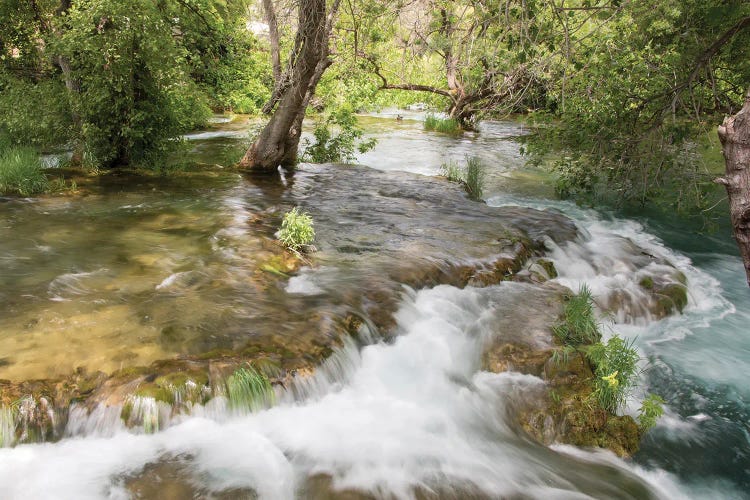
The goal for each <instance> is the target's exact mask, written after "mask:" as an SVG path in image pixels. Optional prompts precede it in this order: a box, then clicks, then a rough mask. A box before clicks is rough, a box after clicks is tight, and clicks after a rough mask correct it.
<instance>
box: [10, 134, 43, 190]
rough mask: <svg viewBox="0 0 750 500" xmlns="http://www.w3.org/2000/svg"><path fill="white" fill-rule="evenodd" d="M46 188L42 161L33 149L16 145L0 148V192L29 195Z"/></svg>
mask: <svg viewBox="0 0 750 500" xmlns="http://www.w3.org/2000/svg"><path fill="white" fill-rule="evenodd" d="M1 147H2V145H0V148H1ZM48 188H49V182H48V181H47V177H46V176H45V175H44V168H43V166H42V161H41V160H40V159H39V155H38V154H37V153H36V152H35V151H34V150H33V149H30V148H25V147H16V146H12V147H7V148H5V149H0V193H5V194H14V193H15V194H19V195H21V196H30V195H33V194H38V193H43V192H45V191H47V189H48Z"/></svg>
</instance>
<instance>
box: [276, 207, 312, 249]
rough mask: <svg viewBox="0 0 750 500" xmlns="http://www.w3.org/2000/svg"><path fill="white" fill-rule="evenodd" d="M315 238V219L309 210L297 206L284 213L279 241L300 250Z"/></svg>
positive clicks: (290, 247)
mask: <svg viewBox="0 0 750 500" xmlns="http://www.w3.org/2000/svg"><path fill="white" fill-rule="evenodd" d="M314 240H315V229H314V228H313V219H312V217H311V216H310V214H308V213H307V212H300V211H299V209H298V208H297V207H295V208H293V209H292V210H290V211H289V212H287V213H286V214H284V220H283V221H282V222H281V229H280V230H279V241H280V242H281V243H282V244H283V245H284V246H285V247H287V248H289V249H290V250H293V251H295V252H299V251H300V250H301V249H302V248H304V247H306V246H307V245H310V244H311V243H312V242H313V241H314Z"/></svg>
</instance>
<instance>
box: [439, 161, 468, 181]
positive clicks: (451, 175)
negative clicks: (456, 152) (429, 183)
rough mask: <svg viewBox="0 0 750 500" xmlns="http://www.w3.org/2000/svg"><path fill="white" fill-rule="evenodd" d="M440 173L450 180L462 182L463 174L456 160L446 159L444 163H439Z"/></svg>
mask: <svg viewBox="0 0 750 500" xmlns="http://www.w3.org/2000/svg"><path fill="white" fill-rule="evenodd" d="M440 175H442V176H443V177H445V178H446V179H448V180H449V181H451V182H459V183H463V182H464V178H465V174H464V171H463V169H462V168H461V166H460V165H459V164H458V162H456V161H454V160H448V161H447V162H446V163H443V164H442V165H440Z"/></svg>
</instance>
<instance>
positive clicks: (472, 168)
mask: <svg viewBox="0 0 750 500" xmlns="http://www.w3.org/2000/svg"><path fill="white" fill-rule="evenodd" d="M484 177H485V171H484V164H483V163H482V160H480V159H479V158H477V157H476V156H473V157H471V158H467V159H466V179H465V180H464V187H465V188H466V192H467V193H469V198H471V199H472V200H479V199H481V198H482V193H483V192H484Z"/></svg>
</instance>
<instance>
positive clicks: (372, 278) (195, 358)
mask: <svg viewBox="0 0 750 500" xmlns="http://www.w3.org/2000/svg"><path fill="white" fill-rule="evenodd" d="M233 178H234V179H235V180H236V179H237V177H234V176H233ZM200 181H201V178H198V182H200ZM108 182H114V183H117V179H109V181H108ZM159 182H160V181H158V180H157V179H146V180H145V181H143V182H142V183H140V184H139V183H134V184H131V183H128V182H125V180H123V181H122V182H121V183H120V184H117V186H116V187H117V191H116V192H117V193H118V194H119V193H121V192H122V191H123V190H125V191H127V190H128V189H129V190H132V191H135V193H134V194H135V195H138V196H135V198H140V197H141V196H140V195H141V193H140V191H138V190H139V189H146V190H147V191H146V192H148V193H151V192H152V190H153V189H156V188H157V187H158V189H159V190H160V191H163V192H169V190H170V189H176V190H178V191H179V190H180V189H185V185H189V180H183V181H182V182H168V183H166V184H164V185H158V183H159ZM222 185H223V184H222V183H212V184H211V185H210V189H211V190H212V196H218V197H221V196H225V197H226V200H225V202H224V204H225V205H224V206H222V210H229V215H230V216H231V217H228V218H227V217H226V216H221V217H219V216H216V215H213V216H209V217H207V218H203V217H199V216H198V215H199V214H198V213H197V212H189V213H188V214H187V216H185V215H184V214H183V212H177V213H175V212H173V211H166V212H165V213H160V212H159V209H151V208H150V205H148V203H145V204H141V203H139V204H138V205H130V204H129V205H122V204H121V203H118V204H117V206H116V209H115V215H113V217H114V219H115V221H116V225H117V227H120V228H121V230H120V231H119V232H118V233H117V235H115V236H113V237H115V238H118V240H117V241H120V239H122V238H125V237H127V238H128V241H131V240H132V241H137V242H139V246H138V248H137V249H136V251H134V252H132V255H131V254H129V253H128V251H127V246H122V248H123V249H121V250H118V252H119V253H117V254H116V255H113V256H112V258H113V259H114V260H113V261H112V262H111V263H108V264H106V265H107V267H106V269H109V271H108V272H107V274H106V279H102V280H101V281H102V282H103V283H104V284H105V285H104V286H105V288H102V286H100V284H99V282H98V281H92V283H91V284H90V286H89V288H90V290H89V289H87V290H86V294H87V296H97V295H99V296H101V295H102V294H107V293H109V294H113V295H112V297H111V300H116V301H117V307H119V308H120V309H122V311H121V312H122V315H123V319H122V320H121V321H120V323H125V322H126V321H127V322H129V323H132V325H133V326H134V328H136V327H137V328H136V330H135V331H137V332H138V333H139V338H138V339H137V340H138V342H137V343H136V344H134V346H133V347H128V348H127V349H123V348H122V345H123V344H122V341H121V339H120V337H122V336H123V335H127V336H130V335H132V334H131V333H130V332H131V330H123V331H122V332H120V333H118V334H117V335H113V338H115V337H117V338H118V342H117V344H116V345H117V346H118V347H117V349H115V350H113V351H112V352H111V353H110V354H109V360H108V363H109V364H108V365H107V366H108V367H111V366H123V368H122V369H120V370H117V371H114V372H113V373H111V374H109V375H105V374H102V373H99V372H96V371H94V370H91V369H90V370H89V372H87V371H86V370H81V371H79V372H75V373H72V374H69V375H63V376H59V377H57V378H55V377H52V378H50V379H48V380H44V381H36V382H33V383H32V382H7V383H0V390H2V398H1V400H2V402H3V404H5V406H6V407H8V408H10V406H11V405H12V404H14V402H15V401H19V400H21V399H22V398H24V397H30V398H32V399H33V400H34V401H36V404H37V406H38V407H39V405H41V401H42V398H43V399H44V401H46V402H47V405H48V407H50V408H53V409H54V412H53V413H54V419H52V418H51V417H50V418H49V419H47V420H45V418H46V417H44V416H43V415H42V414H40V413H35V414H34V416H33V418H28V419H27V421H28V422H29V425H27V427H34V426H36V429H37V431H35V432H33V433H32V432H26V433H22V432H20V431H19V432H16V437H15V441H14V442H27V441H33V440H45V439H57V438H59V437H60V436H61V435H62V433H63V432H64V430H65V428H66V424H67V420H68V413H69V411H70V408H71V407H73V406H75V407H76V408H77V409H78V410H80V411H84V410H85V411H86V412H89V413H93V412H95V411H96V409H97V408H99V407H110V408H116V409H119V410H118V411H120V413H121V417H122V418H123V421H124V422H125V423H127V424H129V425H133V426H138V427H141V428H143V429H144V430H147V429H150V430H153V429H155V428H156V427H157V424H158V425H159V426H161V425H163V422H161V420H162V419H163V414H164V413H165V412H166V414H175V413H180V412H186V411H190V408H191V407H192V406H194V405H197V404H204V403H206V402H207V401H209V400H210V399H211V398H213V397H215V396H216V395H218V394H221V391H222V390H223V389H222V385H223V381H224V380H225V379H226V377H228V376H229V375H230V374H231V373H232V372H233V371H234V370H235V369H236V368H237V367H239V366H242V365H243V363H246V362H248V361H252V362H253V363H254V365H256V366H257V365H258V364H265V365H266V366H273V367H274V369H275V370H276V371H275V373H273V374H272V375H271V376H269V379H270V380H271V383H273V384H277V385H283V386H289V385H290V383H291V382H292V381H293V380H294V379H295V377H299V376H304V374H309V373H312V372H313V371H314V369H315V367H317V366H319V365H320V364H321V363H323V361H324V360H325V359H326V358H328V357H329V356H330V355H331V353H332V352H334V350H335V349H336V348H337V347H339V346H341V345H342V344H343V342H344V340H345V339H347V338H351V337H355V338H357V337H359V336H360V334H363V335H364V336H365V337H367V338H371V337H374V338H378V337H380V336H387V335H390V334H392V328H393V326H394V324H395V322H394V318H393V314H394V312H395V311H396V309H397V307H398V305H399V303H400V301H401V293H402V291H403V286H404V285H408V286H410V287H412V288H423V287H431V286H435V285H438V284H451V285H454V286H458V287H463V286H466V285H473V286H487V285H492V284H495V283H498V282H500V281H503V280H508V279H512V278H514V276H516V274H517V273H519V272H520V271H521V270H522V269H523V268H524V266H525V265H526V263H527V262H528V261H529V259H531V258H535V257H540V256H541V255H542V254H543V253H544V251H545V245H546V242H548V241H553V242H555V243H556V244H558V245H561V244H564V243H565V242H567V241H570V240H571V239H573V238H575V236H576V234H577V232H576V228H575V225H574V224H573V223H572V222H571V221H570V220H568V219H567V218H566V217H564V216H563V215H561V214H559V213H555V212H546V211H539V210H533V209H526V208H521V207H502V208H493V207H488V206H487V205H485V204H483V203H476V202H471V201H469V200H468V199H467V197H466V195H465V193H464V192H463V191H462V190H461V189H460V187H458V186H456V185H454V184H451V183H448V182H446V181H444V180H441V179H432V178H427V177H423V176H417V175H409V174H400V173H399V174H390V173H389V174H386V173H383V172H380V171H376V170H371V169H368V168H366V167H348V166H325V167H321V166H303V167H302V168H300V170H299V171H298V172H296V173H295V174H294V176H292V177H290V178H288V179H286V184H282V183H280V182H279V181H278V179H269V178H265V179H255V178H254V179H248V182H247V183H242V184H241V185H240V186H239V188H238V187H237V186H234V187H231V189H230V190H229V191H228V192H227V193H226V194H224V193H222V192H221V191H220V188H221V186H222ZM102 189H103V188H102ZM217 189H218V190H219V191H218V194H217V191H216V190H217ZM238 192H241V193H242V194H238ZM243 196H244V197H246V199H241V198H242V197H243ZM161 198H162V196H160V197H159V199H161ZM101 200H102V199H101V198H97V197H93V202H96V203H101ZM89 201H91V200H89V199H80V200H76V201H75V203H79V204H81V205H82V207H81V209H85V208H86V206H85V205H86V203H88V202H89ZM71 203H72V202H71ZM154 206H156V207H158V206H159V205H154ZM293 206H300V207H301V208H302V209H303V210H305V211H308V212H309V213H310V214H311V215H312V216H313V219H314V221H315V228H316V234H317V238H316V242H315V244H316V246H317V247H318V249H319V251H318V252H316V253H314V254H312V255H310V256H308V257H307V259H309V260H308V261H307V262H302V261H301V260H300V259H299V258H297V257H296V256H294V255H292V254H290V253H289V252H287V251H285V250H284V249H283V248H282V247H280V246H279V245H278V244H276V242H275V240H274V236H273V233H274V232H275V230H276V228H277V227H278V224H279V222H280V220H281V219H280V218H281V215H282V214H283V213H284V212H285V211H287V210H288V209H289V208H291V207H293ZM227 207H229V208H227ZM131 212H132V214H133V215H132V218H133V219H132V224H130V223H128V222H127V221H128V220H130V219H127V218H123V217H124V215H123V214H130V213H131ZM144 212H145V213H146V214H148V216H147V217H144ZM60 213H67V211H66V212H60ZM128 217H130V215H128ZM227 220H228V222H226V221H227ZM238 220H241V221H243V222H241V223H239V225H238V222H237V221H238ZM221 224H226V227H222V226H221ZM87 231H88V229H87ZM91 231H93V229H92V230H91ZM86 234H88V233H86ZM92 234H93V233H92ZM123 234H124V235H125V236H123ZM84 236H85V234H84ZM209 236H210V237H209ZM174 241H179V244H180V246H179V248H180V249H181V252H182V253H181V254H179V255H174V256H170V262H169V265H170V266H171V268H170V271H169V274H167V275H165V273H164V271H163V270H158V269H157V268H158V267H159V266H158V265H157V263H159V262H160V261H159V255H161V254H160V253H159V249H160V248H161V247H162V246H163V245H165V244H167V243H169V242H174ZM140 243H143V244H142V245H140ZM209 243H210V244H209ZM119 247H120V245H118V248H119ZM206 252H208V253H206ZM302 264H304V265H305V266H304V268H300V266H301V265H302ZM535 265H536V266H538V267H540V268H541V269H542V270H544V272H545V273H546V275H547V276H548V277H551V275H552V274H553V273H552V269H551V268H550V266H549V265H545V264H544V263H543V261H541V260H538V261H537V262H536V264H535ZM123 266H124V267H123ZM121 268H122V269H123V270H125V274H126V275H129V276H130V277H129V278H128V280H129V281H128V283H129V284H128V286H127V287H123V286H122V283H121V276H122V274H123V272H122V271H121V272H117V271H116V270H118V269H121ZM157 271H158V277H157V274H155V273H157ZM143 273H151V274H154V276H151V274H147V277H146V278H144V277H142V275H143ZM302 273H304V277H305V279H307V280H309V282H310V283H308V285H309V286H305V287H295V288H293V289H292V288H289V287H288V284H289V280H290V277H291V276H295V277H296V276H302ZM134 277H138V279H139V280H140V281H144V282H145V283H147V285H148V286H135V285H133V284H132V283H131V281H133V279H131V278H134ZM308 290H314V293H298V292H299V291H302V292H305V291H308ZM74 298H75V297H74ZM144 298H145V299H144ZM135 300H138V305H137V306H135V307H134V306H133V305H131V304H130V302H131V301H135ZM102 307H104V306H102ZM106 307H110V308H111V307H113V306H109V305H106ZM176 311H179V313H176ZM131 316H132V317H131ZM112 328H113V329H114V328H116V325H113V326H112ZM144 332H145V333H147V334H148V335H145V336H144V337H143V338H141V337H140V335H141V334H144ZM83 333H85V332H83ZM76 340H77V341H78V342H80V343H84V342H86V340H85V338H81V339H76ZM131 340H132V339H131ZM366 341H369V340H366ZM524 342H525V340H524ZM104 347H105V346H104V345H102V348H104ZM141 348H143V349H146V348H147V349H149V352H151V351H154V352H165V353H166V352H174V353H180V354H179V356H176V357H175V358H174V359H165V360H163V361H156V362H150V361H151V360H149V361H147V362H145V363H144V362H143V361H142V360H141V359H143V358H141V357H139V356H138V355H137V354H138V353H139V352H140V351H139V349H141ZM157 348H158V349H157ZM511 351H513V352H515V353H516V354H514V355H512V356H506V357H505V358H502V360H501V359H500V358H498V359H497V360H496V363H505V365H504V366H506V367H508V366H510V364H513V366H522V365H525V364H534V365H535V367H536V368H535V370H538V368H539V367H540V366H541V365H542V364H543V363H542V360H541V358H539V359H535V360H534V361H533V362H532V361H530V359H529V360H527V359H525V357H526V354H524V352H526V351H524V350H523V349H522V348H518V347H514V346H513V345H511V346H510V347H506V352H507V353H509V352H511ZM534 356H536V354H535V355H534ZM115 358H116V359H115ZM151 359H153V358H151ZM508 360H510V361H508ZM138 363H143V364H142V365H140V366H138V365H137V364H138ZM149 363H150V364H149ZM509 363H510V364H509ZM128 364H135V365H136V366H127V365H128ZM89 366H91V364H90V365H89ZM94 366H95V365H94ZM497 366H498V367H499V364H498V365H497ZM107 370H108V371H111V368H108V369H107ZM89 373H90V374H89ZM164 408H168V410H165V409H164ZM78 410H77V411H78ZM144 412H145V413H144ZM149 412H150V413H149ZM53 420H54V421H53Z"/></svg>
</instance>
